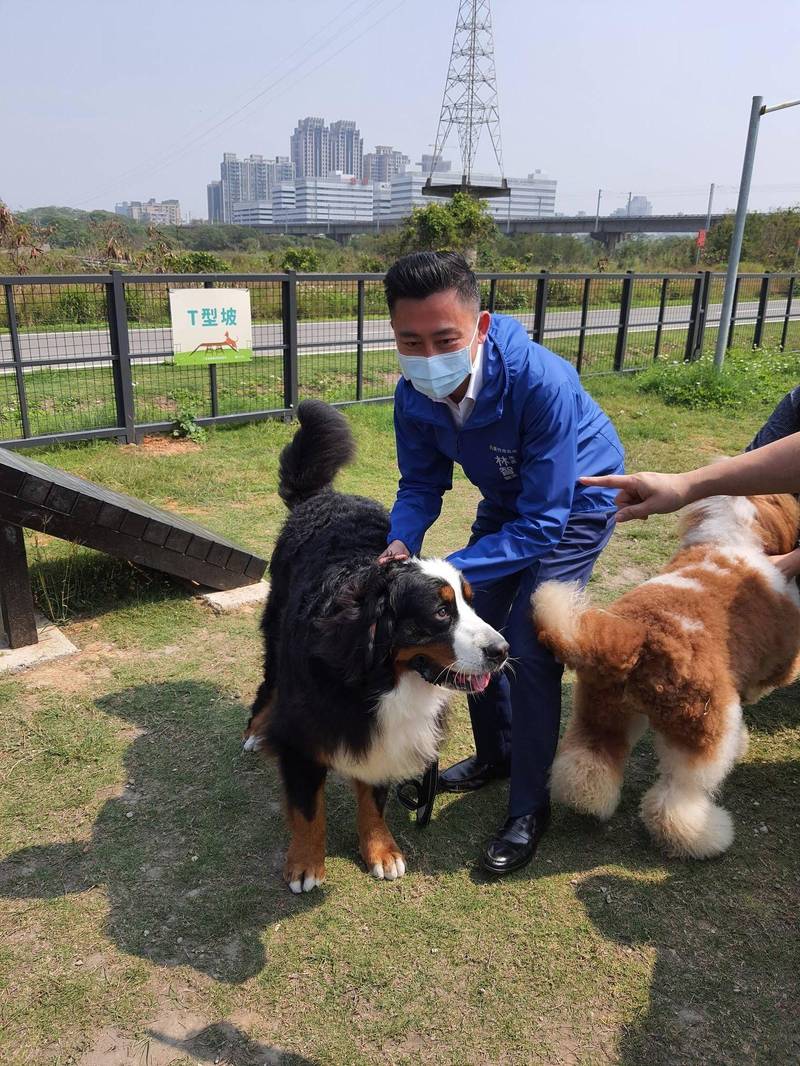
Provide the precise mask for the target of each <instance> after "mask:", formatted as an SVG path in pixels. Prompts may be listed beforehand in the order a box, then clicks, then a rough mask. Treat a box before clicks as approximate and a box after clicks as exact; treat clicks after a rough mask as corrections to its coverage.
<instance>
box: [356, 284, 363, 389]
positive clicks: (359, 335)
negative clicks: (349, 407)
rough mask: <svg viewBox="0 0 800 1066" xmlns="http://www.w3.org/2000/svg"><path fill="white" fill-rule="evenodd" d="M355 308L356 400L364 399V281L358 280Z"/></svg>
mask: <svg viewBox="0 0 800 1066" xmlns="http://www.w3.org/2000/svg"><path fill="white" fill-rule="evenodd" d="M356 284H357V286H358V300H357V307H356V400H358V401H360V400H363V399H364V279H363V278H359V280H358V281H357V282H356Z"/></svg>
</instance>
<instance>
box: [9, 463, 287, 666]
mask: <svg viewBox="0 0 800 1066" xmlns="http://www.w3.org/2000/svg"><path fill="white" fill-rule="evenodd" d="M23 527H24V528H26V529H35V530H37V531H39V532H41V533H47V534H49V535H50V536H53V537H60V538H61V539H62V540H69V541H73V542H75V543H76V544H84V545H86V546H87V547H89V548H96V549H97V550H98V551H103V552H107V553H108V554H109V555H113V556H115V557H116V558H118V559H127V560H128V561H129V562H131V563H135V564H137V565H138V566H145V567H149V568H150V569H151V570H160V571H162V572H163V573H165V574H171V575H173V576H174V577H178V578H183V579H184V580H188V581H194V582H196V583H197V584H198V585H202V586H205V587H206V588H210V589H217V590H223V589H234V588H240V587H241V586H243V585H253V584H255V583H256V582H257V581H259V580H260V579H261V577H262V576H263V574H264V571H265V570H266V567H267V563H266V560H265V559H261V558H260V557H259V556H257V555H254V554H253V553H252V552H249V551H247V549H245V548H242V547H241V546H240V545H238V544H235V543H234V542H233V541H230V540H226V539H225V538H224V537H221V536H219V535H218V534H216V533H212V532H211V530H208V529H206V528H205V527H203V526H200V525H198V524H197V523H196V522H190V521H189V520H188V519H186V518H182V517H180V516H179V515H175V514H171V513H170V512H169V511H162V510H159V509H158V508H157V507H151V506H150V505H149V504H147V503H145V502H144V501H142V500H137V499H135V498H134V497H132V496H124V495H123V494H122V493H119V492H112V491H111V490H110V489H104V488H102V487H101V486H100V485H95V484H94V483H93V482H91V481H85V480H84V479H83V478H79V477H76V476H75V475H73V474H68V473H67V472H66V471H64V470H58V469H57V468H56V467H52V466H46V465H45V464H44V463H39V462H36V460H34V459H28V458H26V457H24V456H21V455H19V454H17V453H16V452H12V451H9V450H8V449H6V448H0V609H1V612H2V623H3V628H4V629H5V632H6V637H7V639H8V644H9V647H11V648H20V647H24V646H26V645H28V644H36V642H37V639H38V637H37V631H36V621H35V618H34V608H33V595H32V592H31V584H30V577H29V574H28V563H27V558H26V555H25V541H24V536H23V532H22V530H23Z"/></svg>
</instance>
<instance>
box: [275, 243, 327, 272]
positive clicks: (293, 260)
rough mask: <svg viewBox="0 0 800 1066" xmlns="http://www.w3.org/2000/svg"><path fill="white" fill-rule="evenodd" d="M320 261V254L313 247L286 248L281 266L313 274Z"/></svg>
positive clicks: (285, 268)
mask: <svg viewBox="0 0 800 1066" xmlns="http://www.w3.org/2000/svg"><path fill="white" fill-rule="evenodd" d="M321 262H322V260H321V257H320V254H319V252H318V251H317V250H316V249H315V248H287V249H286V251H285V252H284V253H283V260H282V262H281V268H282V269H283V270H296V271H298V273H303V274H313V273H315V272H316V271H318V270H319V268H320V265H321Z"/></svg>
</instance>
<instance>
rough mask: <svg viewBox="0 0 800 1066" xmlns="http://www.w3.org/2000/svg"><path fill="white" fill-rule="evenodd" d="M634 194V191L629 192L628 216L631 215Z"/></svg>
mask: <svg viewBox="0 0 800 1066" xmlns="http://www.w3.org/2000/svg"><path fill="white" fill-rule="evenodd" d="M632 196H633V193H632V192H629V193H628V218H630V217H631V197H632Z"/></svg>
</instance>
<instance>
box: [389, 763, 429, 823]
mask: <svg viewBox="0 0 800 1066" xmlns="http://www.w3.org/2000/svg"><path fill="white" fill-rule="evenodd" d="M438 785H439V762H438V760H434V762H432V763H431V764H430V766H429V767H428V769H427V770H426V771H425V773H424V774H423V775H422V777H421V778H411V779H410V780H409V781H401V782H400V784H399V785H398V786H397V798H398V800H400V803H401V804H402V805H403V806H404V807H405V809H406V810H407V811H411V813H412V814H414V813H416V815H417V828H418V829H424V828H425V826H426V825H427V824H428V822H430V820H431V815H432V814H433V801H434V800H435V799H436V790H437V788H438Z"/></svg>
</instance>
